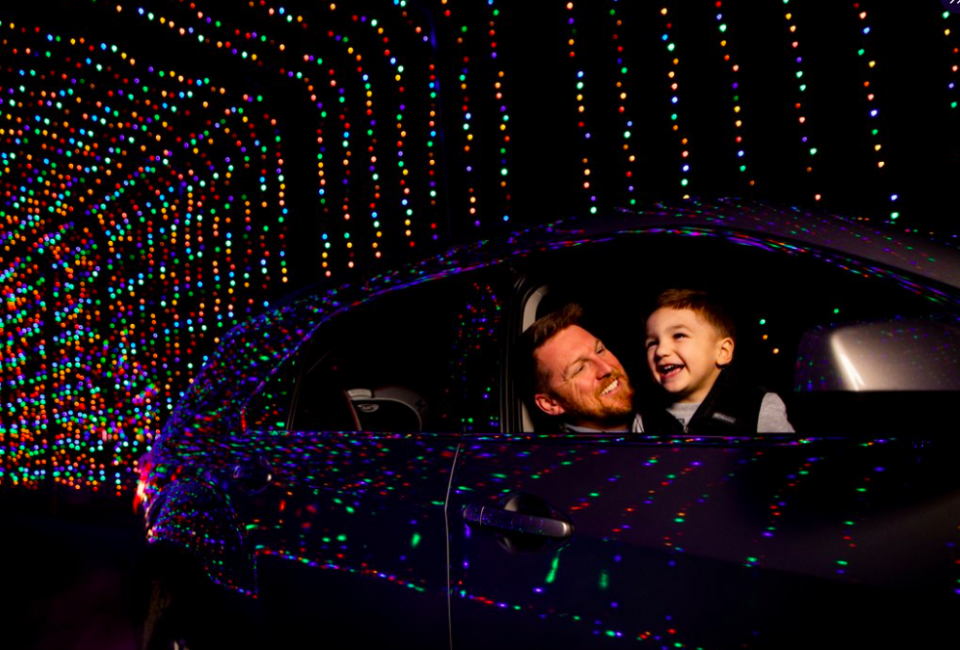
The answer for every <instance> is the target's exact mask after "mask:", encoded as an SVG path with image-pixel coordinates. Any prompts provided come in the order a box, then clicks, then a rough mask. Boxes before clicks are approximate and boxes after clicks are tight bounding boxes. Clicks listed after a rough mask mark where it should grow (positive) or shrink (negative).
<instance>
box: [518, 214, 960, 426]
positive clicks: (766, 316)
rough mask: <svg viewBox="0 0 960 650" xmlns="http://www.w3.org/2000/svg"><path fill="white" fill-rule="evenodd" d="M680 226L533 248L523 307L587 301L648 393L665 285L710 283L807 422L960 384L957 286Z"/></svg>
mask: <svg viewBox="0 0 960 650" xmlns="http://www.w3.org/2000/svg"><path fill="white" fill-rule="evenodd" d="M684 235H687V233H683V232H677V233H670V234H640V235H624V236H621V237H619V238H617V239H614V240H612V241H605V242H596V243H592V244H588V245H582V246H577V247H573V248H569V249H564V250H558V251H548V252H546V253H544V254H543V255H542V256H540V257H539V258H537V259H531V264H530V266H531V269H532V270H531V285H530V286H531V287H536V290H535V291H531V293H530V301H531V304H533V303H536V304H535V305H534V306H533V307H532V308H531V309H530V310H527V311H532V312H534V315H535V316H536V317H540V316H543V315H544V314H546V313H549V312H551V311H554V310H556V309H558V308H560V307H561V306H563V305H564V304H566V303H568V302H578V303H580V304H581V305H582V306H583V307H584V310H585V312H586V314H587V318H589V327H588V329H590V330H591V331H592V332H594V333H595V334H596V335H597V336H599V337H600V338H601V339H602V340H603V341H604V342H605V343H606V344H607V346H608V347H609V348H610V349H611V350H614V351H615V353H616V355H617V357H618V358H619V360H620V361H621V363H623V365H624V366H625V368H626V370H627V372H628V374H629V376H630V377H631V380H632V383H633V384H634V385H635V387H636V388H638V391H639V392H640V394H641V395H650V394H656V392H657V391H658V390H660V389H659V387H658V386H656V385H655V384H654V383H653V381H652V380H651V375H650V371H649V369H648V367H647V363H646V354H645V351H644V345H643V344H644V338H645V318H646V316H647V315H648V313H649V311H650V310H651V308H652V306H653V304H654V300H655V298H656V296H657V295H658V294H659V293H660V292H661V291H663V290H665V289H668V288H691V289H701V290H706V291H707V292H708V293H710V294H711V295H712V296H714V297H715V298H717V299H719V300H720V301H721V303H722V304H724V305H725V306H726V307H727V308H728V309H729V311H731V312H732V314H733V315H734V317H735V319H736V321H737V336H736V347H735V353H734V363H736V364H737V365H738V366H739V367H740V368H741V369H743V370H745V372H746V374H747V375H748V376H749V377H750V378H751V381H752V382H753V383H756V384H758V385H762V386H764V387H766V388H768V389H769V390H773V391H776V392H777V393H779V394H780V395H781V397H783V398H784V400H785V401H786V402H787V405H788V407H789V408H788V411H789V415H790V419H791V421H792V422H793V423H794V426H795V427H796V428H797V430H798V431H800V432H804V431H813V432H816V431H828V430H838V429H841V428H843V429H844V430H847V431H851V432H853V431H855V430H861V429H862V430H866V429H868V428H871V427H873V428H874V429H876V428H877V427H879V429H876V430H882V431H893V430H896V428H897V427H899V426H900V425H901V424H906V423H905V422H904V421H903V420H904V417H909V415H906V416H904V417H901V418H900V420H898V419H897V417H898V416H897V414H896V413H890V412H889V410H888V409H885V408H880V407H882V405H883V404H897V405H898V407H899V408H900V410H899V413H902V414H911V413H913V414H916V413H917V412H918V411H921V412H929V411H931V410H936V409H938V408H940V410H942V407H937V405H936V404H937V400H947V401H949V400H950V398H949V396H946V394H947V392H949V391H957V390H960V372H958V371H957V369H958V368H960V307H958V305H960V298H958V296H957V295H956V292H951V291H950V290H948V289H945V288H944V287H941V286H936V287H935V286H925V285H924V284H923V283H921V281H920V280H918V279H915V278H914V279H911V278H908V277H906V276H905V274H903V273H900V272H891V271H887V270H885V269H883V268H882V267H879V266H878V265H870V264H861V263H859V262H858V261H857V260H854V259H850V258H846V257H844V256H843V255H842V254H838V253H831V252H827V251H822V250H816V249H806V248H804V247H802V246H799V245H793V244H790V245H788V244H785V243H781V242H778V241H774V240H759V239H758V240H750V239H749V238H747V236H745V235H738V236H736V237H734V236H720V235H717V234H714V235H712V236H705V235H704V234H703V233H690V235H695V236H684ZM524 308H525V306H521V309H524ZM520 397H522V396H520ZM945 403H946V402H944V404H945ZM534 415H537V414H534ZM537 430H540V429H539V428H538V429H537Z"/></svg>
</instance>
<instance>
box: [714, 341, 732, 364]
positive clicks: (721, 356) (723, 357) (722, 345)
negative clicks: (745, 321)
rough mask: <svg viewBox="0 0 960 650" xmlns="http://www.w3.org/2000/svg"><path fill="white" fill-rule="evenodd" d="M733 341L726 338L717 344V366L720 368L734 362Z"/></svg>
mask: <svg viewBox="0 0 960 650" xmlns="http://www.w3.org/2000/svg"><path fill="white" fill-rule="evenodd" d="M734 345H735V344H734V342H733V339H732V338H730V337H729V336H726V337H724V338H722V339H720V341H719V342H718V343H717V365H718V366H720V367H723V366H726V365H729V364H730V362H731V361H733V348H734Z"/></svg>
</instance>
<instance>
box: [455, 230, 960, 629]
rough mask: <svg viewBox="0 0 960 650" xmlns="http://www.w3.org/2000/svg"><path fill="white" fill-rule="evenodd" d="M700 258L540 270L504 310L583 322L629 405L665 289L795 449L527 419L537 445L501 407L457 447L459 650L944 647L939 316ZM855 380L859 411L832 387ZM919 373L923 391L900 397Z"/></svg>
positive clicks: (808, 260)
mask: <svg viewBox="0 0 960 650" xmlns="http://www.w3.org/2000/svg"><path fill="white" fill-rule="evenodd" d="M691 234H692V233H691ZM704 234H705V233H703V232H698V233H695V235H696V236H695V237H691V236H685V235H684V234H681V233H675V234H674V235H673V236H672V235H663V236H636V235H631V236H626V237H621V238H619V239H617V240H615V241H602V242H597V243H594V244H590V243H589V242H585V241H583V240H580V241H579V242H578V243H581V244H585V245H583V246H580V247H578V248H576V249H569V250H568V249H565V248H562V247H561V248H562V250H560V251H554V252H550V253H545V254H544V255H542V256H541V257H539V258H536V259H535V260H531V266H530V269H531V271H530V283H531V284H530V285H528V288H527V291H526V292H524V293H522V294H521V295H522V296H523V298H524V299H525V300H529V299H530V297H531V296H532V297H533V299H534V300H535V301H538V302H540V303H542V304H540V305H538V306H535V307H532V308H530V309H527V310H526V311H527V312H531V313H535V314H536V315H542V314H543V313H546V312H547V311H551V310H553V309H556V308H558V307H559V306H561V305H563V304H565V303H566V302H567V301H569V300H577V301H578V302H580V303H582V304H583V305H584V306H585V310H586V312H587V314H588V315H589V314H591V313H592V314H593V315H594V320H593V321H591V324H589V325H588V326H587V327H588V329H590V330H591V331H596V332H598V335H601V336H602V338H603V339H604V340H605V341H606V343H607V344H608V348H609V349H611V350H614V351H615V352H616V354H617V356H618V357H619V358H620V360H621V361H623V362H624V363H625V365H626V364H627V363H628V362H630V361H632V365H631V366H629V367H628V371H629V373H630V376H631V377H632V378H634V384H635V386H636V387H637V390H638V394H639V395H640V396H641V400H640V403H641V404H643V403H645V400H644V399H643V398H644V397H645V396H649V395H650V394H651V393H652V391H654V390H655V387H654V386H653V385H652V384H651V383H649V382H647V381H646V380H645V379H644V377H645V375H644V374H643V373H644V366H643V363H642V356H641V355H642V347H639V346H637V345H636V344H637V341H636V340H635V339H641V342H642V331H643V330H642V320H633V319H639V318H642V316H641V315H642V313H643V307H642V305H644V304H649V302H650V300H651V299H652V297H653V296H655V295H656V294H657V293H658V292H659V291H660V290H663V289H666V288H669V287H675V286H681V287H683V286H693V287H695V288H704V289H707V290H708V291H711V292H713V293H721V294H724V295H726V296H728V297H729V302H730V303H732V306H733V311H734V312H735V313H737V314H739V315H740V317H741V321H742V323H743V325H744V326H743V327H742V328H741V329H740V333H739V335H738V342H737V345H738V348H737V354H739V355H740V356H741V362H742V363H744V364H746V366H745V367H747V368H749V369H750V370H751V372H753V373H754V375H755V376H758V377H760V376H762V377H763V380H762V381H763V382H764V383H766V384H767V385H768V386H771V387H773V388H775V389H777V390H778V391H779V392H780V394H781V395H782V396H783V397H784V399H785V401H786V402H787V404H788V410H789V414H790V417H791V420H792V421H793V422H794V424H795V426H796V428H797V430H798V434H796V435H752V436H741V437H693V436H678V437H664V436H657V435H637V434H619V435H616V434H600V433H597V434H571V433H564V432H560V431H559V430H557V429H556V428H553V429H552V430H550V428H549V427H550V423H549V422H544V421H538V420H537V419H536V418H532V421H533V422H534V423H535V424H534V426H535V427H536V429H535V430H533V431H531V430H525V429H524V427H525V425H524V424H523V422H524V421H531V418H527V419H526V420H525V419H524V418H521V417H520V410H521V409H520V406H519V405H520V403H521V402H523V396H522V395H515V396H514V402H515V403H516V409H515V412H514V415H513V416H512V417H508V419H507V425H506V427H505V431H507V432H506V433H503V434H501V435H499V436H486V437H483V436H470V437H468V438H466V439H464V441H463V444H462V445H461V448H460V451H459V453H458V457H457V465H456V470H455V472H454V475H453V478H452V483H451V485H452V491H451V495H450V506H449V513H450V515H449V516H450V521H451V523H450V537H451V544H450V555H451V578H450V587H451V594H452V598H451V621H452V629H453V646H454V647H455V648H481V647H483V648H490V647H499V648H531V647H550V646H556V647H584V648H585V647H620V646H622V645H624V644H626V645H627V646H630V645H636V644H639V645H640V646H641V647H644V646H649V647H656V648H731V647H737V648H740V647H751V648H752V647H763V648H784V647H823V646H829V647H839V646H842V645H844V644H846V645H849V646H850V647H918V646H919V645H922V644H924V643H934V642H935V641H936V640H938V639H941V638H946V636H944V635H949V634H951V630H950V628H951V626H952V623H951V621H952V615H951V612H953V611H954V610H955V607H956V604H957V600H956V599H957V597H958V595H957V594H958V590H957V580H958V579H960V571H958V568H957V567H958V566H960V565H958V564H957V563H958V560H960V556H958V553H957V542H958V541H960V539H958V532H957V531H958V524H960V476H958V475H957V474H956V472H955V471H953V470H952V469H951V468H952V466H953V465H954V464H955V459H956V457H957V455H956V454H957V451H958V449H957V447H958V444H957V443H956V441H955V436H954V435H953V434H952V433H951V432H952V430H953V429H955V424H953V423H952V419H953V418H952V417H951V415H950V413H951V410H950V409H949V406H950V405H951V404H952V402H953V401H954V400H955V399H956V395H957V393H956V392H955V391H956V390H957V388H958V386H957V382H958V373H957V372H955V371H953V372H951V371H946V372H944V370H943V369H944V367H950V366H951V364H952V367H953V368H956V367H957V363H958V359H960V353H958V346H957V341H958V340H960V338H958V333H960V329H958V327H957V322H958V321H957V304H958V303H957V300H956V296H955V295H954V294H953V293H950V292H949V291H948V290H946V289H945V288H944V287H941V286H928V285H926V284H925V283H924V282H923V281H922V280H920V279H917V278H905V277H903V276H902V275H901V274H897V273H886V272H885V271H884V270H883V269H879V268H876V267H867V266H865V265H860V264H858V263H857V262H856V260H854V259H851V258H849V257H847V256H844V255H842V254H840V253H838V252H836V251H832V252H830V251H817V250H813V249H803V248H796V247H793V246H783V245H780V244H778V242H775V241H771V240H763V239H759V238H758V239H755V240H753V241H751V240H750V239H749V238H747V237H745V236H744V235H743V234H738V235H737V237H736V238H725V237H723V236H722V235H721V234H719V233H714V236H712V237H704ZM707 234H709V233H707ZM742 244H746V246H743V245H742ZM684 259H687V260H689V259H695V260H698V264H697V266H696V267H691V266H688V267H686V271H684V270H683V269H684V267H683V265H678V264H677V260H684ZM664 268H670V269H672V270H673V271H674V272H673V273H671V274H667V275H666V276H665V275H664V274H663V272H662V269H664ZM704 269H706V270H709V273H705V272H704ZM668 276H669V277H668ZM611 277H614V278H620V279H621V281H619V282H617V283H615V284H612V283H610V282H609V281H608V280H609V278H611ZM531 286H534V287H536V289H535V290H532V289H531V288H530V287H531ZM519 311H521V312H522V311H524V309H523V306H521V309H520V310H519ZM634 311H635V313H631V312H634ZM525 324H528V323H525ZM523 325H524V324H521V325H520V326H519V327H518V328H517V329H518V330H519V329H520V328H522V326H523ZM876 331H882V332H883V335H882V336H877V335H875V333H876ZM516 333H518V332H515V333H514V334H516ZM871 333H873V334H871ZM871 336H872V338H871ZM823 341H828V343H824V342H823ZM838 341H839V342H842V343H844V345H840V346H839V347H838V345H837V342H838ZM870 341H873V344H872V345H873V347H871V346H870V345H869V344H868V343H869V342H870ZM854 342H856V343H858V344H859V345H860V346H861V348H862V349H861V350H860V352H859V353H857V351H856V350H857V346H856V345H854V344H853V343H854ZM631 343H633V345H631ZM838 350H839V351H838ZM877 359H883V360H884V361H885V365H884V364H881V365H882V366H883V367H882V368H881V369H880V370H877V369H876V364H875V363H874V362H875V361H877ZM515 365H516V364H515ZM868 367H869V368H874V371H873V372H872V373H871V372H867V369H868ZM851 368H852V369H853V370H854V371H857V372H855V373H854V374H856V375H857V376H860V377H861V379H862V380H863V381H864V382H866V383H865V384H864V385H862V386H860V389H858V390H854V389H851V388H850V387H848V386H845V385H844V383H843V381H841V380H840V378H841V377H842V376H843V375H844V373H847V374H849V371H850V369H851ZM924 369H926V370H924ZM860 371H862V372H860ZM918 372H919V374H922V375H925V376H936V377H940V380H938V381H939V383H936V384H934V385H927V386H924V387H923V388H924V390H909V389H910V388H912V387H913V385H912V383H911V382H913V381H915V378H916V377H917V374H918ZM871 377H873V379H871ZM760 381H761V380H759V379H758V383H760ZM871 381H874V384H871V383H870V382H871ZM504 382H505V383H506V384H507V385H510V386H514V385H520V384H522V382H521V381H518V379H517V378H516V377H511V376H509V375H507V376H505V377H504ZM877 382H879V383H882V384H883V385H882V386H880V384H879V383H877ZM883 382H886V383H883ZM508 399H509V398H508ZM527 406H528V407H529V404H528V405H527ZM951 425H952V426H951ZM648 433H654V434H655V433H656V432H655V431H654V432H648ZM921 622H922V623H921Z"/></svg>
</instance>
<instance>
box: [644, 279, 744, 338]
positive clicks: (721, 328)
mask: <svg viewBox="0 0 960 650" xmlns="http://www.w3.org/2000/svg"><path fill="white" fill-rule="evenodd" d="M654 309H655V310H656V309H689V310H690V311H692V312H695V313H696V314H698V315H699V316H700V317H701V318H703V319H704V320H705V321H707V322H708V323H710V326H711V327H713V330H714V331H715V332H716V333H717V335H718V336H720V337H721V338H726V337H729V338H731V339H733V340H734V341H736V340H737V328H736V327H735V326H734V324H733V318H732V317H731V316H730V314H729V313H727V310H726V309H724V308H723V305H721V304H720V303H718V302H717V301H715V300H713V298H711V297H710V296H709V295H707V292H706V291H697V290H695V289H667V290H666V291H664V292H663V293H661V294H660V295H659V296H657V302H656V306H655V308H654Z"/></svg>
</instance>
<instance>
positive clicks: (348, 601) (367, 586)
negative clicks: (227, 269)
mask: <svg viewBox="0 0 960 650" xmlns="http://www.w3.org/2000/svg"><path fill="white" fill-rule="evenodd" d="M494 276H496V277H499V275H498V271H497V270H496V269H489V270H484V271H480V272H477V273H468V274H463V275H454V276H452V277H447V278H440V279H437V280H434V281H429V282H422V283H418V284H416V285H413V286H408V287H401V288H397V289H395V290H392V291H390V292H385V293H384V294H383V295H380V296H378V297H375V298H372V299H370V300H368V301H365V302H363V303H357V304H355V305H353V306H351V307H350V308H349V309H347V310H345V313H342V314H339V315H334V316H333V317H332V318H331V319H330V321H329V322H327V323H324V324H322V325H321V326H320V327H319V329H318V330H317V331H316V333H315V334H314V335H313V336H312V338H311V340H310V341H309V343H308V344H307V345H306V346H305V347H304V350H303V352H302V354H301V355H300V356H299V357H297V358H294V359H291V360H290V361H289V363H288V367H285V368H283V369H281V371H280V372H279V373H278V375H277V377H276V378H275V379H274V380H273V382H272V383H271V384H270V385H268V386H267V387H265V389H264V390H263V391H262V393H261V394H260V396H258V397H257V398H256V399H254V400H253V401H252V402H251V404H250V405H249V406H248V408H247V410H246V414H245V415H246V422H247V427H248V430H247V433H246V438H247V440H248V441H249V442H247V443H246V444H247V445H248V447H249V452H250V454H251V456H252V457H253V458H256V460H255V461H254V462H255V463H258V464H259V465H260V466H261V467H263V468H266V469H267V471H268V472H269V473H270V476H271V478H270V480H269V484H268V485H267V486H265V487H264V489H262V490H261V491H258V492H257V493H255V494H251V495H249V496H248V498H246V499H245V501H244V504H243V511H244V512H243V520H244V521H245V522H247V534H248V536H249V539H250V541H251V544H252V545H254V546H255V547H256V553H257V569H258V576H257V577H258V583H259V587H260V600H261V603H262V611H263V614H264V618H265V621H266V624H267V628H268V630H269V631H270V638H271V639H272V641H273V643H275V644H276V646H277V647H301V645H302V643H303V639H312V640H313V641H311V643H315V644H316V645H323V644H331V643H333V644H344V643H350V644H354V643H356V644H375V645H380V646H387V645H388V646H389V647H403V648H424V647H446V646H448V645H449V629H448V616H447V590H446V584H447V564H446V520H445V508H444V506H445V500H446V495H447V489H448V486H449V482H450V473H451V471H452V468H453V461H454V457H455V455H456V451H457V446H458V443H459V438H458V435H459V433H460V432H461V431H469V430H472V429H474V428H480V429H485V428H487V427H490V426H493V427H495V428H498V427H499V406H498V402H497V400H496V399H495V396H491V390H492V388H493V387H495V386H496V381H495V380H496V372H497V363H496V357H497V355H496V353H495V350H496V345H497V340H498V337H499V336H500V329H499V321H500V315H499V314H500V311H499V309H500V305H499V299H498V295H499V294H498V285H497V284H496V282H495V279H496V278H495V277H494ZM482 351H486V352H487V354H486V355H483V354H480V352H482ZM291 386H295V388H294V389H293V390H290V387H291ZM291 392H292V393H295V394H293V395H290V396H289V397H287V398H284V395H285V394H287V393H291ZM285 399H288V400H289V401H290V402H292V408H291V409H290V411H289V416H288V415H287V412H286V410H285V409H283V408H281V409H277V408H276V406H275V405H276V404H277V403H278V402H280V403H282V402H284V400H285ZM255 470H256V468H253V471H252V474H255V473H256V472H255Z"/></svg>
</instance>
